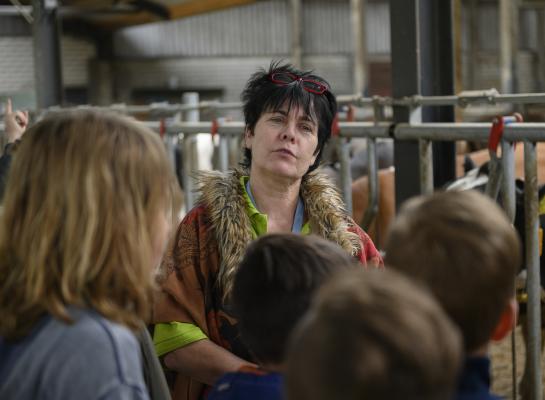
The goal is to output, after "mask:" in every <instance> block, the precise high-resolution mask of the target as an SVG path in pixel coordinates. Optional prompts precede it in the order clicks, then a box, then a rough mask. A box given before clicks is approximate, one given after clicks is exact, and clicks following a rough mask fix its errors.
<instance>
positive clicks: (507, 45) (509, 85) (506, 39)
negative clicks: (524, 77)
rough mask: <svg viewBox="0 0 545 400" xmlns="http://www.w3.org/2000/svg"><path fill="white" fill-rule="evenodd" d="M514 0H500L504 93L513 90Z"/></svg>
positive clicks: (502, 83)
mask: <svg viewBox="0 0 545 400" xmlns="http://www.w3.org/2000/svg"><path fill="white" fill-rule="evenodd" d="M511 2H512V0H500V3H499V4H500V5H499V7H500V9H499V36H500V43H499V47H500V79H501V91H502V93H512V92H513V71H512V65H513V46H512V43H511V39H512V36H511V31H512V27H511V22H512V18H511V13H512V7H511Z"/></svg>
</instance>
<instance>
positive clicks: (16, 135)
mask: <svg viewBox="0 0 545 400" xmlns="http://www.w3.org/2000/svg"><path fill="white" fill-rule="evenodd" d="M27 126H28V111H20V110H15V111H13V109H12V105H11V99H8V100H7V102H6V107H5V112H4V131H5V132H6V137H7V138H8V143H13V142H15V141H16V140H18V139H21V137H22V136H23V134H24V133H25V130H26V128H27Z"/></svg>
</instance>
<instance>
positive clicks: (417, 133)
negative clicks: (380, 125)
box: [394, 122, 491, 142]
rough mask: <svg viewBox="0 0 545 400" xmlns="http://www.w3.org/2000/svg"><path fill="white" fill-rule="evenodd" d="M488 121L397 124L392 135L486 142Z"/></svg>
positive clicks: (398, 137) (405, 138)
mask: <svg viewBox="0 0 545 400" xmlns="http://www.w3.org/2000/svg"><path fill="white" fill-rule="evenodd" d="M490 126H491V124H490V123H456V122H453V123H449V122H446V123H422V124H407V123H402V124H398V125H397V126H396V127H395V128H394V137H395V138H396V139H400V140H418V139H427V140H476V141H482V142H486V141H487V140H488V135H489V134H490Z"/></svg>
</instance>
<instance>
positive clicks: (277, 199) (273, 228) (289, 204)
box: [250, 171, 301, 233]
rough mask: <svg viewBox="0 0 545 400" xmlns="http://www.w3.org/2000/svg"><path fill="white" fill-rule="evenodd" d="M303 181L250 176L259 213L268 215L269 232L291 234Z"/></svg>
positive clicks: (252, 174)
mask: <svg viewBox="0 0 545 400" xmlns="http://www.w3.org/2000/svg"><path fill="white" fill-rule="evenodd" d="M300 187H301V179H298V180H286V179H282V178H278V177H271V176H261V175H259V174H254V173H253V171H252V173H251V174H250V189H251V191H252V195H253V197H254V200H255V203H256V207H257V209H258V210H259V212H261V213H263V214H267V218H268V226H267V232H269V233H273V232H291V228H292V225H293V219H294V216H295V210H296V208H297V202H298V200H299V189H300Z"/></svg>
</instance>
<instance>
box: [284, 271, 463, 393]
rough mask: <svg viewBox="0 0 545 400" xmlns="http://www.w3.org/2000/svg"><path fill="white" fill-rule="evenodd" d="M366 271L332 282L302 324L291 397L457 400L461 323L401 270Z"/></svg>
mask: <svg viewBox="0 0 545 400" xmlns="http://www.w3.org/2000/svg"><path fill="white" fill-rule="evenodd" d="M362 272H363V271H350V272H347V273H343V274H339V275H337V276H335V277H334V278H333V279H331V281H329V282H328V283H327V284H325V285H324V286H323V287H322V288H321V289H320V290H319V291H318V294H317V295H316V298H315V301H314V302H313V304H312V306H311V308H310V310H309V312H308V313H307V315H306V316H305V317H304V318H303V319H302V320H301V323H300V324H299V325H298V327H297V328H296V329H295V331H294V334H293V338H292V341H291V342H290V347H289V352H288V357H287V377H286V379H287V381H286V386H287V394H288V399H290V400H307V399H308V400H310V399H312V400H329V399H343V400H360V399H388V400H398V399H399V400H442V399H445V400H446V399H450V398H451V396H452V392H453V389H454V385H455V382H456V377H457V373H458V369H459V366H460V359H461V353H462V348H461V339H460V335H459V333H458V329H457V328H456V326H455V325H454V324H453V323H452V322H451V321H450V319H449V318H448V317H447V316H446V315H445V313H444V311H443V310H442V309H441V307H440V306H439V305H438V304H437V302H436V301H435V299H433V297H432V296H431V295H430V294H428V292H427V291H426V290H425V289H422V288H421V287H420V286H417V285H415V284H414V283H412V282H411V281H410V280H409V279H407V278H405V277H403V276H402V275H401V274H398V273H395V272H393V271H389V270H388V269H387V270H385V271H384V270H373V271H365V272H364V273H362Z"/></svg>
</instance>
